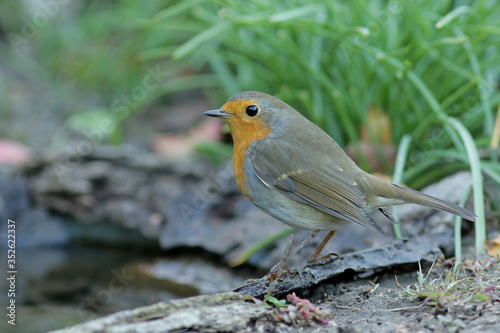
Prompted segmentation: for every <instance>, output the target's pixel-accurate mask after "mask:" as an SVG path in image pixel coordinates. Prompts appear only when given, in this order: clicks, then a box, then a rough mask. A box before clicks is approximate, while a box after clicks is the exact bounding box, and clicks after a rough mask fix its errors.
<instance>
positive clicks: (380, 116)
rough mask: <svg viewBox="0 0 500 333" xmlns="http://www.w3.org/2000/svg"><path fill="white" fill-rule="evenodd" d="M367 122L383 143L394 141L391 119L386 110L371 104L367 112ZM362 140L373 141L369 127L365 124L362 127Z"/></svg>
mask: <svg viewBox="0 0 500 333" xmlns="http://www.w3.org/2000/svg"><path fill="white" fill-rule="evenodd" d="M367 124H368V126H369V127H370V128H371V130H372V131H373V133H374V134H375V136H376V137H377V139H378V140H379V142H380V143H381V144H383V145H384V144H385V145H387V144H390V143H391V142H392V133H391V120H390V119H389V117H388V116H387V115H386V114H385V112H384V110H382V109H381V108H379V107H377V106H375V105H373V104H371V105H370V109H369V110H368V114H367ZM360 135H361V141H364V142H369V143H371V142H372V140H371V139H370V135H369V132H368V129H367V128H366V126H365V125H364V124H363V125H361V127H360Z"/></svg>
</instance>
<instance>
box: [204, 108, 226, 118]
mask: <svg viewBox="0 0 500 333" xmlns="http://www.w3.org/2000/svg"><path fill="white" fill-rule="evenodd" d="M203 114H204V115H205V116H209V117H221V118H227V117H230V116H231V114H230V113H227V112H226V111H224V110H222V109H217V110H210V111H205V112H203Z"/></svg>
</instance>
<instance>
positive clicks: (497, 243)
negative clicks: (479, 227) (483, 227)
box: [483, 235, 500, 258]
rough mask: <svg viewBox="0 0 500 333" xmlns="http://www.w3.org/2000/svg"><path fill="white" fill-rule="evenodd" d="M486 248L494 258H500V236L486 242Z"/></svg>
mask: <svg viewBox="0 0 500 333" xmlns="http://www.w3.org/2000/svg"><path fill="white" fill-rule="evenodd" d="M483 246H484V248H485V249H486V251H488V254H489V255H490V256H492V257H493V258H500V235H499V236H498V237H497V238H495V239H492V240H488V241H485V242H484V245H483Z"/></svg>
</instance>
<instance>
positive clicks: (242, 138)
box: [222, 100, 271, 197]
mask: <svg viewBox="0 0 500 333" xmlns="http://www.w3.org/2000/svg"><path fill="white" fill-rule="evenodd" d="M248 102H249V101H248V100H247V101H231V102H227V103H226V104H224V105H223V107H222V108H223V109H224V110H228V111H230V110H241V109H242V105H239V104H240V103H245V104H246V105H248ZM243 110H244V109H243ZM227 122H228V124H229V127H230V128H231V135H232V137H233V141H234V147H233V168H234V177H235V178H236V183H237V184H238V187H239V188H240V190H241V192H243V194H244V195H245V196H246V197H249V189H248V187H247V186H246V185H245V181H246V180H247V175H246V174H245V166H244V162H245V158H246V153H247V151H248V147H249V146H250V145H251V144H252V142H254V141H255V140H260V139H263V138H265V137H266V136H268V135H269V134H270V133H271V129H270V128H269V127H268V126H266V125H265V124H264V122H263V121H262V119H260V118H258V117H254V118H250V117H247V116H245V115H244V114H235V116H234V117H232V118H228V119H227Z"/></svg>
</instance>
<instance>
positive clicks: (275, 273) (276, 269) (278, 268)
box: [263, 231, 319, 280]
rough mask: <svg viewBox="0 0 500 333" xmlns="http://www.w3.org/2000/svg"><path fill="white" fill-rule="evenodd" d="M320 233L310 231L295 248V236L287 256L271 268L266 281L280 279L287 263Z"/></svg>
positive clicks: (286, 253)
mask: <svg viewBox="0 0 500 333" xmlns="http://www.w3.org/2000/svg"><path fill="white" fill-rule="evenodd" d="M318 232H319V231H309V232H308V233H307V236H306V237H305V238H304V239H303V240H301V241H300V243H298V244H297V245H295V246H293V235H292V238H291V241H290V243H289V244H288V246H287V248H286V250H285V254H284V255H283V257H282V258H281V260H280V261H279V262H278V263H277V264H276V265H274V266H273V268H271V270H270V271H269V272H268V273H267V274H266V275H265V276H264V277H263V279H266V280H274V279H279V277H280V276H281V274H282V273H283V270H284V269H285V265H286V262H287V261H288V259H290V258H291V257H292V256H293V255H294V254H295V253H297V252H298V251H299V250H300V249H301V248H303V247H304V246H305V245H306V244H308V243H309V242H310V241H311V240H313V238H314V237H316V235H317V234H318Z"/></svg>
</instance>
